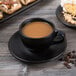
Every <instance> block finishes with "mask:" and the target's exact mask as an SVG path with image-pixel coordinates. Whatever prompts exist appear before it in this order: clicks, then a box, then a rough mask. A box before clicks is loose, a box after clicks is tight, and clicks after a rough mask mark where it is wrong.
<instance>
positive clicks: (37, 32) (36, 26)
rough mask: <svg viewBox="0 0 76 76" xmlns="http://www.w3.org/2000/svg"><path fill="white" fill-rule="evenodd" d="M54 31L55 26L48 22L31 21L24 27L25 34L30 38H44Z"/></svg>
mask: <svg viewBox="0 0 76 76" xmlns="http://www.w3.org/2000/svg"><path fill="white" fill-rule="evenodd" d="M52 32H53V27H52V26H50V24H48V23H46V22H31V23H28V24H26V25H25V26H24V27H23V28H22V33H23V35H24V36H27V37H30V38H43V37H46V36H48V35H50V34H51V33H52Z"/></svg>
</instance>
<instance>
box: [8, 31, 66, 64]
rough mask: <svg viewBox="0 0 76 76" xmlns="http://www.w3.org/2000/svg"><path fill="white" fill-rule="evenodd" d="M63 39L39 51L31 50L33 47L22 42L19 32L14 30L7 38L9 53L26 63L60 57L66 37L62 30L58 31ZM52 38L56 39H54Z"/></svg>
mask: <svg viewBox="0 0 76 76" xmlns="http://www.w3.org/2000/svg"><path fill="white" fill-rule="evenodd" d="M60 34H61V36H63V37H64V39H63V40H62V41H61V42H60V43H58V44H54V45H51V46H50V47H49V48H47V49H43V50H44V53H42V52H41V50H39V52H36V53H35V52H32V51H34V49H30V48H28V47H26V45H24V44H23V42H22V40H21V39H20V35H19V32H16V33H15V34H14V35H13V36H12V37H11V39H10V40H9V44H8V47H9V50H10V53H11V54H12V55H13V56H14V57H15V58H17V59H18V60H20V61H22V62H26V63H41V62H46V61H50V60H54V59H58V58H61V57H62V55H63V53H64V51H65V49H66V39H65V35H64V33H63V32H61V33H60ZM54 40H57V38H56V39H54Z"/></svg>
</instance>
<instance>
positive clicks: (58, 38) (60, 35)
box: [52, 30, 65, 44]
mask: <svg viewBox="0 0 76 76" xmlns="http://www.w3.org/2000/svg"><path fill="white" fill-rule="evenodd" d="M55 32H56V36H55V38H54V39H53V41H52V44H58V43H61V42H63V41H64V39H65V33H64V32H62V31H60V30H56V31H55Z"/></svg>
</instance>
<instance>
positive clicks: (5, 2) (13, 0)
mask: <svg viewBox="0 0 76 76" xmlns="http://www.w3.org/2000/svg"><path fill="white" fill-rule="evenodd" d="M1 1H2V3H1V4H0V10H2V11H3V12H5V13H7V14H12V13H13V12H15V11H16V10H18V9H20V8H21V7H22V5H21V4H20V2H19V0H1Z"/></svg>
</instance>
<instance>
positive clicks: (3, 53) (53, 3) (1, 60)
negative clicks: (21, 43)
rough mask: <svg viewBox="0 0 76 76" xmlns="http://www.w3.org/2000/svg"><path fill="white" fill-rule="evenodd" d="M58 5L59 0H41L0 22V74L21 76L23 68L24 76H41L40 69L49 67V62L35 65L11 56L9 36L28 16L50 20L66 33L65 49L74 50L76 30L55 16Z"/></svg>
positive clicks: (75, 46) (0, 75)
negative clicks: (23, 62) (24, 62)
mask: <svg viewBox="0 0 76 76" xmlns="http://www.w3.org/2000/svg"><path fill="white" fill-rule="evenodd" d="M59 5H60V0H42V1H41V2H40V3H39V4H37V5H35V6H33V7H32V8H30V9H28V10H27V11H23V12H22V13H21V14H19V15H17V16H15V17H13V18H11V19H10V20H8V21H6V22H4V23H2V24H0V76H22V75H21V74H20V71H22V70H23V69H24V68H25V69H26V70H27V74H26V76H37V74H36V73H40V76H41V72H39V71H40V70H42V69H43V68H46V67H49V66H50V68H51V63H50V62H48V63H45V64H41V65H36V66H30V65H26V64H22V63H21V62H19V61H17V60H16V59H15V58H14V57H12V55H11V54H10V52H9V49H8V41H9V39H10V37H11V36H12V35H13V34H14V33H15V32H16V31H17V30H18V29H19V26H20V24H21V22H23V21H24V20H26V19H28V18H36V17H40V18H45V19H47V20H49V21H52V22H53V23H54V24H55V26H56V28H57V29H59V30H62V31H64V32H65V33H66V38H67V44H68V46H67V49H66V51H72V50H76V30H73V29H70V28H67V27H65V26H64V25H63V24H61V23H60V22H59V21H58V19H57V18H56V15H55V11H56V8H57V7H58V6H59ZM26 70H24V72H25V71H26ZM23 76H25V75H23ZM38 76H39V75H38ZM42 76H43V75H42ZM46 76H48V75H46ZM49 76H50V75H49Z"/></svg>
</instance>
